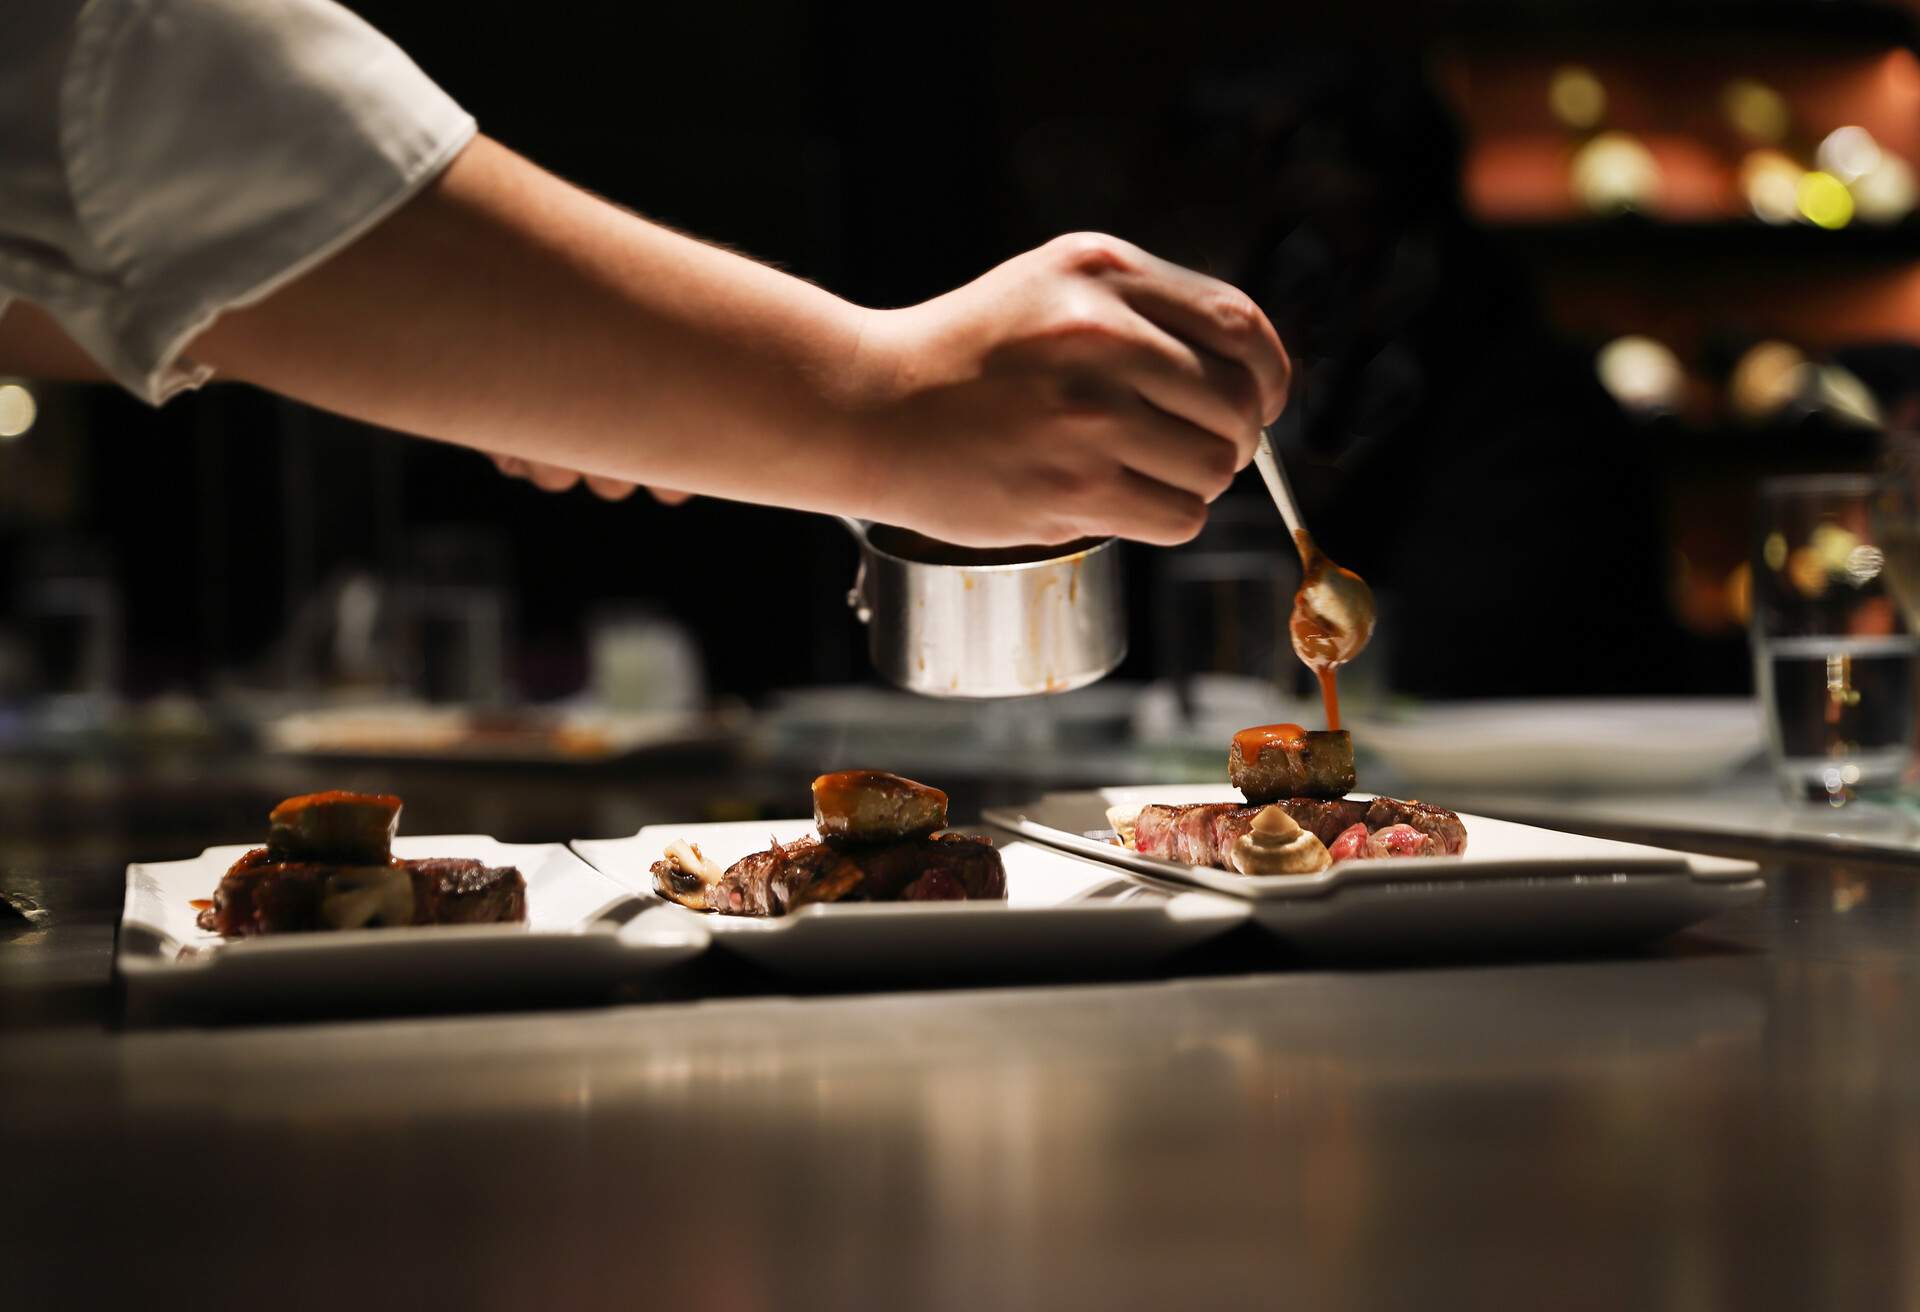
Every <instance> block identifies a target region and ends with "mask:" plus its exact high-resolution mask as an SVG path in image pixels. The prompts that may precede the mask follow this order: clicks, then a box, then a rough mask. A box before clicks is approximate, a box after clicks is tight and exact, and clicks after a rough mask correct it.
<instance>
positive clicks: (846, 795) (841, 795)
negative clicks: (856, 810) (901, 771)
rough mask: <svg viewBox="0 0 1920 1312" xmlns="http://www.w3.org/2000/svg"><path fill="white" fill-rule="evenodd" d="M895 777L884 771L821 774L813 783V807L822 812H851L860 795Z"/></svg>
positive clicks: (843, 771) (845, 771)
mask: <svg viewBox="0 0 1920 1312" xmlns="http://www.w3.org/2000/svg"><path fill="white" fill-rule="evenodd" d="M894 778H895V776H893V775H890V774H888V773H887V772H886V771H884V770H841V771H839V772H838V773H835V774H823V775H821V776H820V777H819V778H818V779H815V780H814V781H813V801H814V805H816V806H818V807H820V808H821V809H822V810H829V811H846V810H851V809H852V808H853V806H854V804H855V803H856V802H857V801H858V800H859V797H860V794H861V793H862V792H864V791H865V790H867V789H869V788H872V787H874V786H875V785H880V786H883V787H884V786H885V785H886V784H887V783H889V782H891V781H892V780H893V779H894Z"/></svg>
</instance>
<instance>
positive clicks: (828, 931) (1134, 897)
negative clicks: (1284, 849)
mask: <svg viewBox="0 0 1920 1312" xmlns="http://www.w3.org/2000/svg"><path fill="white" fill-rule="evenodd" d="M812 833H813V822H812V821H810V820H749V821H737V822H729V823H725V824H684V825H681V824H667V825H648V826H647V827H646V828H644V829H642V830H641V831H640V832H639V833H637V834H635V835H634V836H633V837H631V838H613V839H576V840H575V841H574V844H573V846H574V849H575V850H576V851H578V852H579V853H580V855H582V856H584V857H585V858H586V859H587V860H588V861H590V862H592V863H593V864H594V865H595V866H597V867H599V869H600V870H602V871H603V872H605V873H606V874H607V875H609V876H611V877H612V878H613V879H615V880H617V881H618V882H619V883H620V884H622V885H623V886H625V887H626V888H628V889H631V890H632V891H633V892H634V893H636V894H638V895H640V896H642V897H645V898H647V899H648V900H649V901H650V902H651V903H656V904H658V906H659V908H660V910H661V911H662V912H663V913H672V914H675V915H677V916H678V917H680V918H682V919H684V920H685V921H686V922H687V923H689V924H693V925H700V926H705V927H706V929H707V930H708V931H710V932H711V933H712V935H713V941H714V943H715V944H716V945H717V946H719V947H721V948H723V949H725V950H727V951H730V952H735V953H738V954H739V955H741V956H743V957H748V958H751V959H752V960H754V961H755V962H757V963H759V964H760V965H762V966H765V967H767V968H769V969H772V970H776V971H779V972H781V973H783V974H789V975H802V976H835V977H848V976H864V975H903V974H904V975H929V974H941V975H949V976H968V977H976V976H981V975H991V974H996V973H1007V972H1011V973H1018V974H1032V973H1048V974H1051V973H1059V972H1062V971H1067V970H1072V969H1076V968H1089V967H1090V968H1094V969H1100V968H1106V969H1112V968H1114V967H1116V966H1123V965H1128V964H1139V963H1144V962H1150V961H1153V960H1156V959H1158V958H1160V957H1163V956H1166V955H1168V954H1170V953H1172V952H1175V951H1177V950H1178V949H1180V948H1184V947H1187V946H1189V945H1190V944H1193V943H1198V942H1201V941H1202V940H1204V939H1208V938H1211V937H1213V936H1215V935H1217V934H1224V933H1226V932H1227V931H1228V930H1231V929H1233V928H1235V927H1236V926H1238V925H1239V924H1241V923H1242V922H1243V921H1245V920H1246V918H1247V914H1248V913H1247V908H1246V907H1245V905H1244V904H1241V903H1238V902H1235V901H1231V900H1229V899H1226V898H1221V897H1216V896H1213V895H1212V894H1208V893H1197V892H1187V891H1182V890H1179V889H1172V890H1169V889H1163V888H1154V887H1150V886H1147V885H1144V884H1142V883H1141V882H1140V881H1138V880H1133V879H1129V878H1126V877H1125V876H1123V875H1120V874H1118V873H1117V872H1115V871H1114V870H1112V869H1110V868H1108V867H1106V866H1103V865H1100V864H1098V863H1096V862H1091V861H1083V860H1080V859H1079V858H1077V857H1073V856H1069V855H1066V854H1064V853H1061V852H1057V851H1054V850H1053V849H1051V848H1048V847H1044V846H1041V845H1039V844H1036V843H1025V842H1020V841H1017V840H1014V839H1008V838H1005V837H1003V836H995V835H988V836H989V837H992V838H993V839H994V843H995V845H996V846H997V847H998V848H999V849H1000V859H1001V862H1002V863H1003V864H1004V865H1005V867H1006V872H1007V900H1006V901H1005V902H846V903H839V904H833V905H815V906H808V907H802V908H801V909H800V910H799V911H796V912H794V913H793V914H792V915H789V916H777V917H771V918H761V917H757V916H723V915H710V914H705V913H702V912H698V911H689V910H687V909H686V908H685V907H681V906H677V905H675V904H673V903H671V902H666V901H665V900H664V899H662V898H660V896H659V894H657V893H656V892H654V887H653V873H652V870H651V867H652V865H653V863H654V862H655V861H658V860H659V859H660V857H661V855H662V854H663V853H664V852H665V851H666V847H667V844H668V843H671V842H673V841H674V840H675V839H685V840H687V841H688V842H691V843H697V844H698V845H699V847H700V850H701V852H702V853H703V854H704V855H706V856H707V857H709V858H710V859H712V860H714V861H717V862H719V863H720V864H721V865H722V866H728V865H732V864H733V863H734V862H735V861H738V860H740V859H741V858H742V857H745V856H749V855H751V854H752V853H754V852H759V851H764V850H765V849H766V848H767V847H768V846H769V845H770V844H771V843H773V842H775V841H778V842H782V843H789V842H792V841H794V840H795V839H798V838H804V837H807V836H809V835H811V834H812Z"/></svg>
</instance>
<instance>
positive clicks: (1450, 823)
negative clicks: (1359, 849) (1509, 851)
mask: <svg viewBox="0 0 1920 1312" xmlns="http://www.w3.org/2000/svg"><path fill="white" fill-rule="evenodd" d="M1366 819H1367V828H1368V829H1370V830H1381V829H1385V828H1387V827H1388V826H1389V825H1412V826H1413V827H1414V828H1415V829H1418V830H1419V831H1420V832H1421V833H1423V834H1426V835H1427V836H1428V837H1430V838H1432V839H1433V849H1434V850H1433V855H1435V856H1458V855H1459V854H1460V853H1462V852H1464V851H1466V850H1467V827H1466V826H1465V825H1463V824H1461V823H1460V817H1459V816H1457V815H1455V814H1454V813H1453V812H1451V811H1449V810H1447V808H1446V807H1444V806H1433V805H1430V804H1428V803H1426V802H1402V801H1400V800H1398V799H1397V798H1392V797H1376V798H1374V799H1373V803H1372V805H1370V806H1368V807H1367V817H1366Z"/></svg>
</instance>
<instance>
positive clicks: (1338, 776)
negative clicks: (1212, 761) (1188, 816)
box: [1227, 724, 1354, 802]
mask: <svg viewBox="0 0 1920 1312" xmlns="http://www.w3.org/2000/svg"><path fill="white" fill-rule="evenodd" d="M1227 778H1228V779H1229V780H1231V781H1232V783H1233V786H1234V787H1235V788H1238V789H1239V790H1240V791H1241V793H1242V794H1244V795H1245V797H1246V799H1247V800H1248V801H1249V802H1274V801H1278V800H1280V799H1281V798H1305V797H1324V798H1336V797H1345V796H1346V795H1347V790H1348V789H1350V788H1352V787H1353V784H1354V773H1353V735H1351V734H1349V733H1348V732H1347V731H1346V730H1344V729H1338V730H1334V731H1331V732H1325V731H1321V730H1312V731H1309V730H1305V729H1302V728H1300V726H1299V725H1297V724H1270V725H1266V726H1264V727H1261V728H1258V729H1243V730H1241V731H1240V732H1239V733H1237V734H1235V735H1234V736H1233V746H1232V747H1231V748H1229V749H1228V751H1227Z"/></svg>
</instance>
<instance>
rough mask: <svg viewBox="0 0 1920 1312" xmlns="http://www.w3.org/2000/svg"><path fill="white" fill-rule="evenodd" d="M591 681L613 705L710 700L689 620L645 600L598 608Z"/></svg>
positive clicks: (596, 694)
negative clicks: (651, 606) (671, 615)
mask: <svg viewBox="0 0 1920 1312" xmlns="http://www.w3.org/2000/svg"><path fill="white" fill-rule="evenodd" d="M587 653H588V660H589V662H590V665H591V671H592V672H591V674H590V676H589V678H590V686H591V688H592V692H593V698H594V701H595V702H596V703H597V704H598V705H599V707H600V708H601V709H603V710H609V711H691V710H697V709H699V708H700V707H701V706H703V705H704V704H705V702H706V676H705V673H704V671H703V669H702V666H701V660H700V648H699V644H698V643H697V642H695V640H694V637H693V634H692V633H691V632H690V631H689V630H688V629H687V627H686V626H685V625H684V624H681V623H679V622H678V621H676V620H673V619H671V618H669V617H667V616H665V615H662V614H660V613H658V612H657V611H653V610H650V609H648V608H646V607H644V606H621V607H612V608H608V609H605V610H601V611H597V612H595V614H594V616H593V618H592V619H591V621H589V623H588V628H587Z"/></svg>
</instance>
